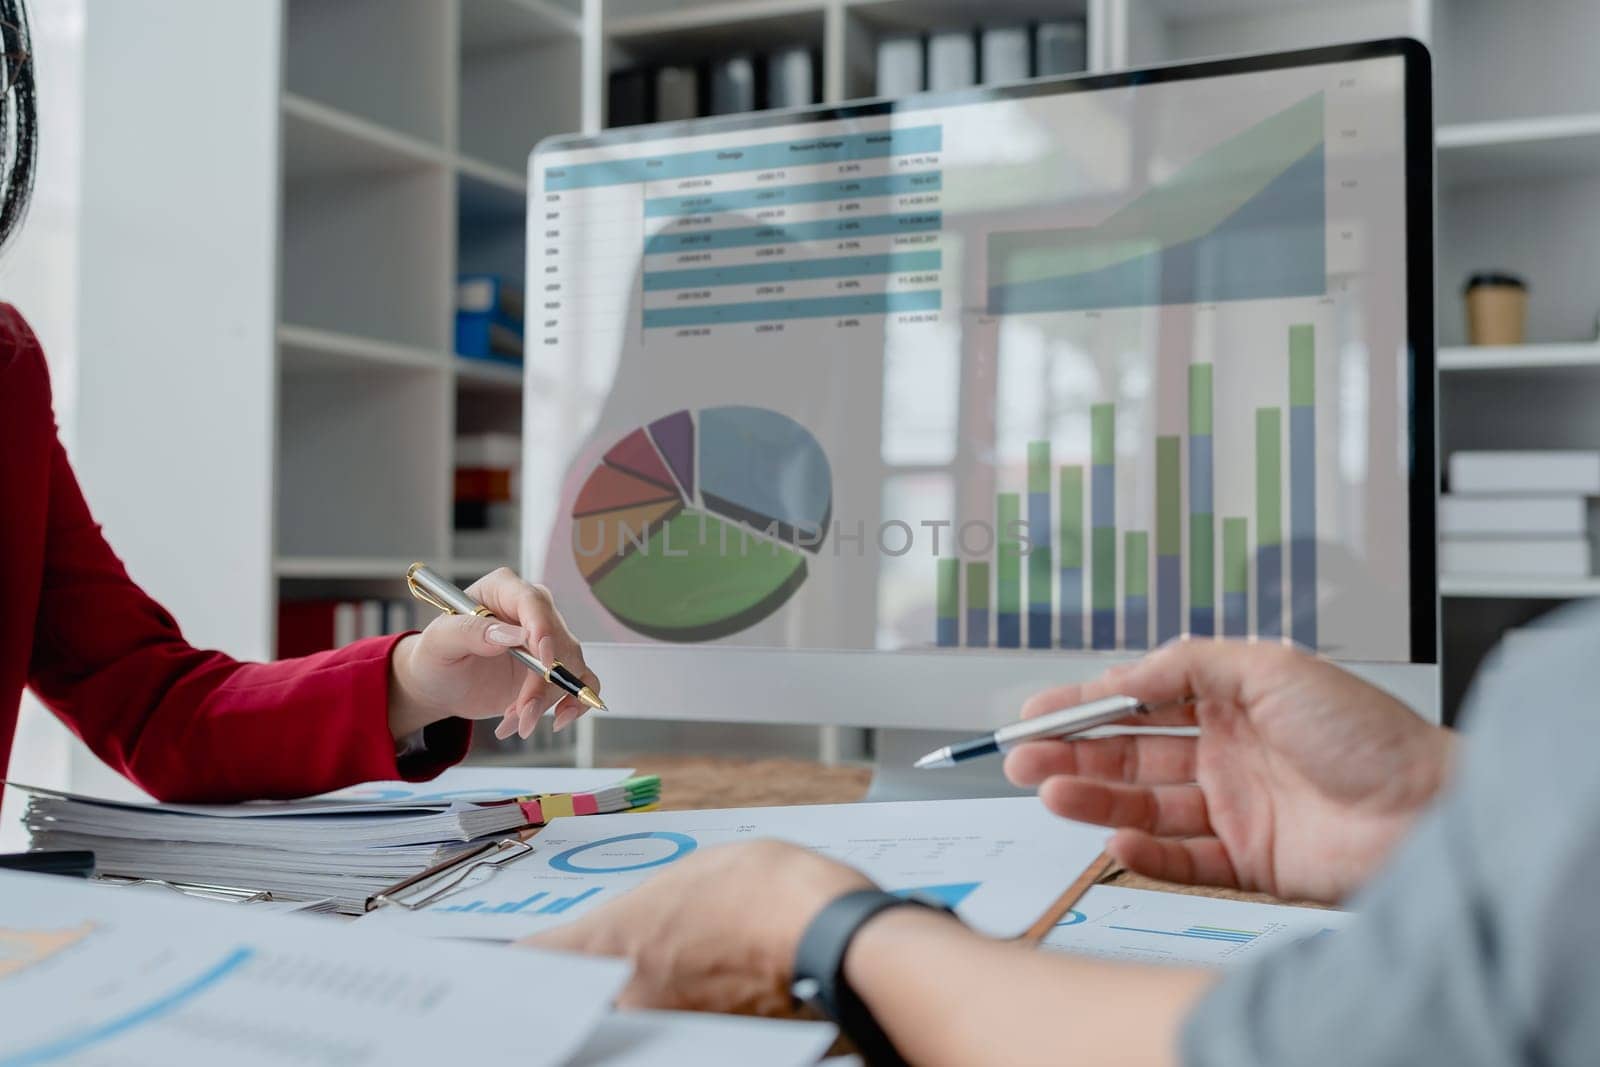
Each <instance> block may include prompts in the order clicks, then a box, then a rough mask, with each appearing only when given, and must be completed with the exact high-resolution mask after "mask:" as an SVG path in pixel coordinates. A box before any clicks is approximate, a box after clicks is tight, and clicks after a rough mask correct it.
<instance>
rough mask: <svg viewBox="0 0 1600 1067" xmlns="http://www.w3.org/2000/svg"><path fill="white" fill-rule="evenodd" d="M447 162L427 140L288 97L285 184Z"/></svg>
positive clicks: (284, 165)
mask: <svg viewBox="0 0 1600 1067" xmlns="http://www.w3.org/2000/svg"><path fill="white" fill-rule="evenodd" d="M443 159H444V153H443V152H442V151H441V150H440V149H438V148H437V147H435V146H433V145H430V144H428V143H427V142H426V141H421V140H418V139H417V138H415V137H409V136H407V135H405V134H403V133H396V132H395V131H393V130H390V129H386V128H385V127H383V126H379V125H378V124H377V123H375V122H369V121H367V120H366V119H363V118H360V117H359V116H356V115H352V114H350V113H349V112H346V111H340V110H339V109H337V108H333V107H329V106H328V105H327V104H320V103H318V102H317V101H315V100H309V99H307V98H306V97H303V96H296V95H294V94H293V93H286V94H284V96H283V176H284V180H285V181H288V182H300V181H308V180H316V179H320V178H338V177H347V176H349V175H352V174H385V173H398V172H402V171H408V170H415V169H416V168H417V167H419V166H427V165H428V164H431V163H437V162H440V161H442V160H443Z"/></svg>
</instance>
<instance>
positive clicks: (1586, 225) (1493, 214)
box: [1436, 169, 1600, 346]
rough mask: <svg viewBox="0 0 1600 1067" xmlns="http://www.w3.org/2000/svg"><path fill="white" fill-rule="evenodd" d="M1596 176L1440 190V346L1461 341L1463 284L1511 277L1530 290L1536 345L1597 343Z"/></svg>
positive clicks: (1599, 240) (1599, 237)
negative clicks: (1504, 274)
mask: <svg viewBox="0 0 1600 1067" xmlns="http://www.w3.org/2000/svg"><path fill="white" fill-rule="evenodd" d="M1596 197H1600V169H1597V170H1595V171H1592V172H1590V173H1588V174H1584V175H1572V176H1570V177H1550V178H1540V179H1527V180H1524V181H1519V182H1493V183H1485V184H1473V185H1466V186H1453V187H1445V188H1444V189H1443V190H1442V192H1441V195H1440V196H1439V231H1438V264H1439V273H1438V279H1437V290H1436V300H1437V302H1438V309H1439V312H1438V314H1439V341H1440V344H1442V345H1446V346H1449V345H1460V344H1463V343H1465V341H1466V326H1465V321H1464V320H1465V314H1464V303H1463V299H1462V295H1461V287H1462V283H1463V282H1465V281H1466V279H1467V278H1468V277H1469V276H1471V275H1473V274H1476V273H1478V272H1480V271H1486V270H1493V271H1508V272H1510V273H1512V274H1516V275H1519V276H1520V277H1522V278H1523V279H1524V280H1525V281H1526V282H1527V283H1528V328H1529V330H1530V332H1531V335H1532V336H1534V337H1536V338H1539V339H1540V340H1578V339H1589V338H1593V337H1594V336H1595V328H1596V323H1595V319H1596V312H1597V311H1600V299H1597V294H1596V291H1595V286H1594V281H1593V280H1594V278H1595V276H1596V274H1597V273H1600V214H1597V213H1596V212H1595V210H1594V204H1595V201H1596Z"/></svg>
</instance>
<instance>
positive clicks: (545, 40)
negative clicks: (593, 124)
mask: <svg viewBox="0 0 1600 1067" xmlns="http://www.w3.org/2000/svg"><path fill="white" fill-rule="evenodd" d="M496 2H498V3H502V4H503V3H504V2H505V0H496ZM471 7H472V5H471V4H469V5H468V7H467V8H463V11H462V16H463V19H464V20H466V19H467V12H468V10H470V9H471ZM467 31H468V23H467V22H465V21H464V23H463V34H462V40H461V94H460V103H459V108H458V113H457V116H456V119H457V124H456V138H457V147H458V149H459V150H460V152H461V154H462V155H463V156H464V157H467V159H468V160H469V161H471V160H479V161H482V162H483V163H484V164H487V165H488V166H490V167H494V168H500V169H501V170H502V171H509V172H511V173H513V174H516V175H518V176H520V175H523V174H526V173H527V169H528V154H529V153H530V152H532V151H533V146H534V145H535V144H537V143H538V142H539V141H540V140H542V139H543V138H545V137H548V136H550V135H552V134H557V133H571V132H573V131H576V130H577V129H578V128H579V127H580V126H581V125H582V123H583V90H582V75H583V45H582V42H581V40H580V38H579V37H578V36H576V35H574V34H570V33H560V34H556V35H554V36H533V37H529V36H527V35H525V34H524V35H520V36H517V35H513V36H511V37H509V38H508V39H505V40H498V41H496V40H490V39H485V38H482V37H480V36H478V35H477V34H476V33H475V32H473V33H469V32H467ZM465 169H471V163H470V162H468V163H466V164H465ZM479 176H480V177H483V174H482V173H481V171H480V174H479ZM491 180H496V179H491Z"/></svg>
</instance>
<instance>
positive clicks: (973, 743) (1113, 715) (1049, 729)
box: [916, 696, 1193, 770]
mask: <svg viewBox="0 0 1600 1067" xmlns="http://www.w3.org/2000/svg"><path fill="white" fill-rule="evenodd" d="M1189 703H1193V700H1192V699H1191V698H1187V697H1186V698H1183V699H1181V700H1165V701H1161V702H1160V703H1156V704H1146V703H1145V702H1144V701H1142V700H1139V699H1137V698H1136V697H1126V696H1113V697H1105V698H1103V699H1101V700H1091V701H1090V702H1089V703H1087V704H1078V705H1075V706H1073V707H1070V708H1062V709H1061V710H1060V711H1051V712H1047V713H1046V714H1044V715H1039V716H1037V717H1035V718H1032V719H1024V720H1022V721H1021V722H1014V723H1010V724H1008V725H1006V726H1002V727H1000V729H998V730H996V731H995V732H994V733H992V734H986V735H984V736H982V737H974V738H972V739H971V740H968V741H957V742H956V743H955V744H953V745H946V746H944V747H943V748H940V749H935V750H934V751H932V752H930V753H928V754H927V755H926V756H923V757H922V758H921V759H919V760H917V762H916V767H917V769H918V770H930V769H933V768H936V767H954V766H955V765H956V764H958V763H965V762H966V761H967V760H970V759H977V758H978V757H979V756H1001V755H1004V754H1005V753H1007V752H1010V751H1011V750H1012V749H1013V748H1015V747H1016V746H1018V745H1020V744H1022V743H1023V742H1025V741H1039V740H1044V739H1048V738H1062V737H1071V736H1072V735H1073V734H1081V733H1083V732H1084V731H1085V730H1092V729H1094V728H1095V727H1096V726H1106V725H1108V724H1110V723H1114V722H1120V721H1121V720H1123V719H1127V718H1132V717H1135V716H1143V715H1149V714H1150V713H1151V712H1155V711H1160V710H1163V709H1165V708H1170V707H1178V706H1181V705H1183V704H1189Z"/></svg>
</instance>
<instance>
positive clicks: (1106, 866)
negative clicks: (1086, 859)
mask: <svg viewBox="0 0 1600 1067" xmlns="http://www.w3.org/2000/svg"><path fill="white" fill-rule="evenodd" d="M1116 869H1117V862H1116V860H1114V859H1112V858H1111V857H1110V856H1108V855H1107V854H1106V853H1104V852H1102V853H1100V855H1098V856H1096V857H1095V858H1094V860H1093V862H1091V863H1090V864H1089V866H1087V867H1085V868H1084V869H1083V873H1082V874H1080V875H1078V877H1077V878H1076V879H1074V881H1073V883H1072V884H1071V885H1069V886H1067V889H1066V892H1064V893H1062V894H1061V895H1060V896H1059V897H1057V898H1056V900H1055V903H1053V904H1051V905H1050V907H1049V908H1047V909H1046V910H1045V913H1044V914H1043V915H1041V916H1039V918H1038V920H1037V921H1036V922H1035V923H1034V924H1033V925H1032V926H1030V927H1028V928H1027V929H1026V930H1024V931H1023V932H1022V935H1021V936H1020V937H1018V938H1017V940H1018V941H1020V942H1023V943H1024V944H1029V945H1037V944H1038V943H1039V942H1041V941H1043V940H1044V939H1045V937H1046V935H1048V934H1049V933H1050V931H1051V930H1053V929H1054V928H1055V925H1056V923H1058V922H1060V921H1061V917H1062V916H1063V915H1065V914H1066V913H1067V912H1069V911H1071V910H1072V906H1073V905H1074V904H1076V903H1078V901H1080V900H1082V899H1083V895H1084V894H1085V893H1087V892H1088V891H1089V889H1090V888H1091V887H1092V886H1094V885H1095V884H1096V883H1098V882H1099V881H1100V880H1101V879H1103V878H1105V877H1106V876H1108V875H1110V874H1112V873H1113V872H1115V871H1116Z"/></svg>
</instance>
